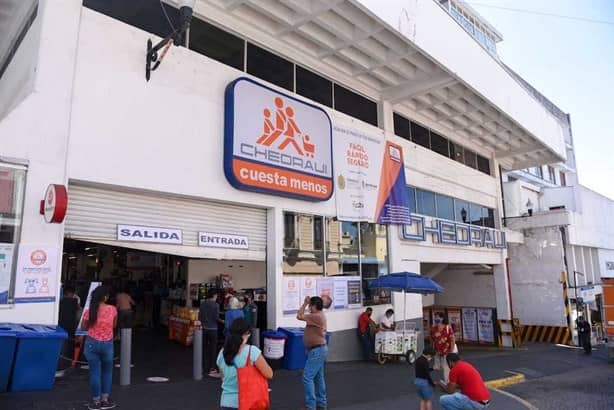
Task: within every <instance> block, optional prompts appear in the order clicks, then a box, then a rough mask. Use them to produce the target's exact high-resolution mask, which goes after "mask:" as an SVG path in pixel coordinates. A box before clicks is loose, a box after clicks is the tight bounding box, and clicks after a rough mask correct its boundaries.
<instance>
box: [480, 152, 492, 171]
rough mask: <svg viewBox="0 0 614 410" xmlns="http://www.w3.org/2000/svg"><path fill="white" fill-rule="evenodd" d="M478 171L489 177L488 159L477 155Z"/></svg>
mask: <svg viewBox="0 0 614 410" xmlns="http://www.w3.org/2000/svg"><path fill="white" fill-rule="evenodd" d="M478 171H480V172H483V173H485V174H487V175H490V161H489V160H488V158H484V157H483V156H481V155H478Z"/></svg>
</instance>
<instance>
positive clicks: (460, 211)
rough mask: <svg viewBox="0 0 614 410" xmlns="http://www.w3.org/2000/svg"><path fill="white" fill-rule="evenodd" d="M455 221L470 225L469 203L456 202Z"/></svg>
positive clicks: (456, 200)
mask: <svg viewBox="0 0 614 410" xmlns="http://www.w3.org/2000/svg"><path fill="white" fill-rule="evenodd" d="M454 208H455V218H454V219H455V220H456V221H457V222H463V223H469V221H470V219H469V202H465V201H461V200H460V199H455V200H454Z"/></svg>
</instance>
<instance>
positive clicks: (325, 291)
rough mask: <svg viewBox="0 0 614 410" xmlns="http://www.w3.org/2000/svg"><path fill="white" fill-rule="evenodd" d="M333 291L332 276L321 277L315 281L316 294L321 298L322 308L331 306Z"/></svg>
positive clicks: (333, 282) (333, 280) (333, 281)
mask: <svg viewBox="0 0 614 410" xmlns="http://www.w3.org/2000/svg"><path fill="white" fill-rule="evenodd" d="M334 291H335V279H334V278H322V279H318V281H317V294H318V296H320V297H321V298H322V302H323V306H324V309H331V308H333V298H334Z"/></svg>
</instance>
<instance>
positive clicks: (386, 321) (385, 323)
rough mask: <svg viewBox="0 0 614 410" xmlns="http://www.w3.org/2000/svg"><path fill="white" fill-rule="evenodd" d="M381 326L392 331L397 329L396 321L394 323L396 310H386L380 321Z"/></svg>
mask: <svg viewBox="0 0 614 410" xmlns="http://www.w3.org/2000/svg"><path fill="white" fill-rule="evenodd" d="M380 328H382V329H384V330H392V331H394V330H395V329H396V323H394V310H392V309H388V310H387V311H386V313H385V314H384V317H383V318H382V321H381V323H380Z"/></svg>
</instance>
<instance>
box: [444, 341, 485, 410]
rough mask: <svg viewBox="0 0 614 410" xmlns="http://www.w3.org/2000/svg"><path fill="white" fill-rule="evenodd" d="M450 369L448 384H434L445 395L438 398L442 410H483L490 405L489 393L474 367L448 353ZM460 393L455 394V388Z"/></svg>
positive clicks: (447, 358)
mask: <svg viewBox="0 0 614 410" xmlns="http://www.w3.org/2000/svg"><path fill="white" fill-rule="evenodd" d="M446 360H447V361H448V366H449V367H450V383H448V384H444V383H441V382H440V381H439V382H436V383H435V384H437V385H438V386H440V387H441V388H442V389H443V390H444V391H445V392H446V393H448V394H444V395H442V396H441V397H440V398H439V403H440V404H441V408H442V409H443V410H473V409H483V408H484V407H486V406H488V404H489V403H490V392H489V391H488V389H487V388H486V385H485V384H484V381H483V380H482V376H480V373H479V372H478V371H477V369H476V368H475V367H473V366H472V365H470V364H469V363H467V362H466V361H464V360H461V359H460V357H459V356H458V354H456V353H450V354H448V356H447V357H446ZM457 387H458V388H459V389H460V392H456V388H457Z"/></svg>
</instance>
